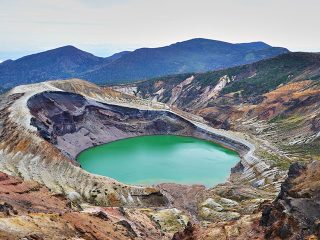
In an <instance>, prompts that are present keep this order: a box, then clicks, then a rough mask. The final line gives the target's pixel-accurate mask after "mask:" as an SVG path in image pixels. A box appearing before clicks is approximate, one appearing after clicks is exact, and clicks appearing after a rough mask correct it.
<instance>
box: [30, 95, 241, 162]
mask: <svg viewBox="0 0 320 240" xmlns="http://www.w3.org/2000/svg"><path fill="white" fill-rule="evenodd" d="M28 107H29V109H30V112H31V114H32V115H33V118H32V119H31V124H32V125H33V126H35V127H36V128H37V129H38V132H39V133H40V135H41V136H42V137H43V138H44V139H46V140H47V141H49V142H50V143H52V144H54V145H55V146H56V147H57V148H58V149H59V150H60V151H61V152H62V153H64V154H65V155H66V156H67V157H69V158H71V159H73V160H74V159H75V158H76V155H77V154H78V153H79V152H81V151H83V150H84V149H86V148H89V147H92V146H95V145H99V144H103V143H108V142H111V141H115V140H119V139H123V138H128V137H134V136H141V135H156V134H159V135H163V134H166V135H168V134H171V135H186V136H195V137H199V138H203V139H209V140H215V141H220V142H223V143H224V144H225V145H229V146H230V147H232V148H236V147H238V149H239V150H240V151H241V150H242V151H243V152H245V150H246V146H244V145H241V144H239V143H237V142H233V141H232V140H228V139H223V138H222V139H219V137H218V136H215V135H214V134H210V133H209V132H206V131H204V130H200V129H199V128H197V127H196V126H194V125H193V124H191V123H190V122H189V121H187V120H185V119H183V118H182V117H180V116H178V115H176V114H174V113H171V112H168V111H160V110H140V109H136V108H127V107H122V106H116V105H111V104H105V103H100V102H96V101H93V100H89V99H86V98H85V97H83V96H81V95H79V94H74V93H69V92H43V93H39V94H36V95H34V96H32V97H31V98H30V99H29V100H28Z"/></svg>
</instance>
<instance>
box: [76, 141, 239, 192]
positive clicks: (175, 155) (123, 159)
mask: <svg viewBox="0 0 320 240" xmlns="http://www.w3.org/2000/svg"><path fill="white" fill-rule="evenodd" d="M77 160H78V162H79V163H80V164H81V166H82V168H83V169H85V170H87V171H88V172H91V173H95V174H99V175H103V176H108V177H112V178H114V179H117V180H118V181H121V182H123V183H127V184H140V185H146V184H156V183H164V182H174V183H182V184H203V185H206V186H207V187H210V186H213V185H215V184H217V183H222V182H224V181H225V180H226V179H227V178H228V176H229V174H230V169H231V168H232V167H233V166H234V165H235V164H236V163H237V162H238V161H239V156H238V154H237V153H236V152H234V151H231V150H229V149H226V148H224V147H222V146H220V145H218V144H215V143H212V142H209V141H204V140H200V139H197V138H192V137H181V136H171V135H169V136H168V135H155V136H143V137H134V138H127V139H123V140H119V141H115V142H111V143H108V144H104V145H100V146H96V147H92V148H89V149H86V150H85V151H83V152H81V153H80V154H79V155H78V157H77Z"/></svg>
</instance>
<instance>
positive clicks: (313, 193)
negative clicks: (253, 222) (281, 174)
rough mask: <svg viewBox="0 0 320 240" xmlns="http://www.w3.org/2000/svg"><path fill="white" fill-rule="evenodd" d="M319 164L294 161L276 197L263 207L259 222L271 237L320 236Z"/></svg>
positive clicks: (300, 237)
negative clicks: (304, 163)
mask: <svg viewBox="0 0 320 240" xmlns="http://www.w3.org/2000/svg"><path fill="white" fill-rule="evenodd" d="M319 171H320V164H319V162H313V163H311V164H309V165H307V166H305V165H303V164H301V163H294V164H292V165H291V166H290V168H289V172H288V178H287V179H286V180H285V182H284V183H283V184H282V187H281V192H280V193H279V195H278V197H277V198H276V200H275V201H274V202H273V203H271V204H269V205H267V206H265V207H264V209H263V214H262V218H261V220H260V225H261V226H264V227H266V229H267V231H266V238H268V239H309V238H310V239H312V237H314V236H316V237H318V238H319V237H320V225H319V219H320V211H319V209H320V204H319V203H320V185H319V180H320V177H319V176H320V175H319Z"/></svg>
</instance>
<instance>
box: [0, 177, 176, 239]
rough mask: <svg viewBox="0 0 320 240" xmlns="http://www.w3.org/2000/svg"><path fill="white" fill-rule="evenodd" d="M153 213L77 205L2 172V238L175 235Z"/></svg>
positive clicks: (135, 237)
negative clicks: (161, 224) (152, 216)
mask: <svg viewBox="0 0 320 240" xmlns="http://www.w3.org/2000/svg"><path fill="white" fill-rule="evenodd" d="M150 214H157V212H154V211H152V210H149V212H147V211H145V210H143V209H127V208H116V207H113V208H103V207H94V206H90V205H87V204H84V203H80V206H79V208H74V206H73V202H72V200H70V199H68V198H67V197H66V196H64V195H61V194H55V193H53V192H51V191H50V190H49V189H48V188H46V187H45V186H43V185H42V184H39V183H38V182H35V181H24V180H22V179H21V178H19V177H12V176H9V175H7V174H5V173H2V172H0V239H6V240H16V239H41V240H60V239H86V240H97V239H98V240H105V239H110V240H111V239H112V240H113V239H139V240H140V239H141V240H142V239H171V237H172V233H167V232H164V231H162V230H161V229H160V228H159V226H158V223H157V222H155V221H153V220H152V219H151V217H150ZM180 228H181V227H180Z"/></svg>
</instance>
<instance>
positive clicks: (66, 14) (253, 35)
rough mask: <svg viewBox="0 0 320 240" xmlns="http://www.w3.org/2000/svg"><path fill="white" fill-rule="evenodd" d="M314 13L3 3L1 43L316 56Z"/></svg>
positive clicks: (317, 4)
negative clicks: (200, 46) (206, 43)
mask: <svg viewBox="0 0 320 240" xmlns="http://www.w3.org/2000/svg"><path fill="white" fill-rule="evenodd" d="M319 8H320V1H318V0H305V1H292V0H268V1H257V0H237V1H234V0H224V1H221V0H198V1H185V0H161V1H156V0H153V1H152V0H92V1H87V0H55V1H51V0H29V1H24V0H10V1H9V0H2V1H1V8H0V17H1V21H2V22H5V23H6V24H0V32H1V38H0V46H1V48H2V49H6V51H15V50H16V49H23V51H28V52H30V51H31V52H32V51H38V50H45V49H49V48H54V47H59V46H63V45H68V44H71V45H76V46H77V47H79V48H85V47H86V46H88V45H90V46H99V48H100V46H105V47H106V48H109V49H110V46H117V49H119V48H123V50H126V49H127V46H137V47H155V46H162V45H167V44H170V43H173V42H177V41H182V40H186V39H190V38H195V37H204V38H211V39H218V40H224V41H229V42H249V41H265V42H267V43H269V44H271V45H273V46H283V47H288V48H289V49H290V50H304V51H312V50H313V51H320V46H319V42H320V31H315V29H318V23H319V22H320V15H319V14H318V9H319ZM310 36H312V37H310ZM108 46H109V47H108ZM0 58H2V59H3V58H4V57H3V56H1V55H0Z"/></svg>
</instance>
